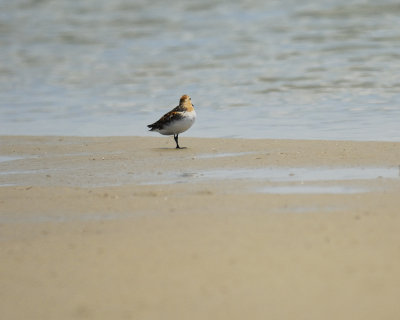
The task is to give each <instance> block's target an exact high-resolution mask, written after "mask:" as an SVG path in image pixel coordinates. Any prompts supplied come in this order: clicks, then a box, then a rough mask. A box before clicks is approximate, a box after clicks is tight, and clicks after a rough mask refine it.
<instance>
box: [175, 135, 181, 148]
mask: <svg viewBox="0 0 400 320" xmlns="http://www.w3.org/2000/svg"><path fill="white" fill-rule="evenodd" d="M174 140H175V142H176V149H180V148H181V147H180V146H179V143H178V135H177V134H174Z"/></svg>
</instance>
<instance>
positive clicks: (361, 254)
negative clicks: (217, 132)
mask: <svg viewBox="0 0 400 320" xmlns="http://www.w3.org/2000/svg"><path fill="white" fill-rule="evenodd" d="M180 144H182V146H185V147H188V148H187V149H183V150H175V149H174V142H173V139H172V138H169V137H104V138H101V137H96V138H93V137H92V138H90V137H53V136H51V137H49V136H45V137H43V136H34V137H32V136H0V173H1V174H0V185H1V186H0V208H1V209H0V259H1V261H2V266H1V267H0V268H1V273H2V277H1V278H0V288H1V289H0V297H1V298H2V299H1V302H0V308H1V310H2V314H3V316H4V318H7V319H24V318H29V319H55V318H56V319H75V318H77V319H79V318H86V319H112V318H116V319H120V318H127V319H129V318H131V319H160V318H163V319H177V318H190V319H204V318H213V319H242V318H243V317H248V316H251V317H253V318H256V319H261V318H263V319H264V318H265V317H268V318H272V319H322V318H323V319H338V318H340V319H363V320H364V319H377V318H385V319H397V318H398V317H399V316H400V308H399V307H398V301H397V300H398V296H399V295H400V289H399V288H400V259H399V257H400V256H399V252H400V251H399V245H398V244H399V243H400V232H398V230H399V227H400V216H399V214H398V208H400V197H399V196H398V194H399V192H400V170H399V165H400V142H359V141H356V142H354V141H330V140H328V141H323V140H316V141H315V140H267V139H260V140H259V139H254V140H249V139H236V138H226V139H212V138H190V137H185V136H182V140H180Z"/></svg>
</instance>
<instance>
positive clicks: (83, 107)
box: [0, 0, 400, 141]
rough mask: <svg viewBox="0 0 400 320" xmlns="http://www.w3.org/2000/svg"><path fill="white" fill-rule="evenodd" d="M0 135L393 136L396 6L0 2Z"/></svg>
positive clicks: (399, 85) (398, 133)
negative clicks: (165, 118) (173, 131)
mask: <svg viewBox="0 0 400 320" xmlns="http://www.w3.org/2000/svg"><path fill="white" fill-rule="evenodd" d="M0 9H1V10H0V44H1V48H2V50H1V51H0V134H57V135H94V136H103V135H148V134H149V133H147V131H146V127H145V126H146V124H148V123H151V122H152V121H154V120H156V119H157V118H158V117H159V116H161V115H162V114H163V113H164V112H165V111H167V110H168V109H169V108H170V107H173V106H175V105H176V104H177V102H178V99H179V96H180V95H181V94H184V93H186V94H190V95H191V96H192V101H193V103H194V105H195V107H196V109H197V114H198V119H197V122H196V123H195V125H194V127H193V128H192V129H191V130H190V131H189V132H188V133H187V134H185V135H188V136H200V137H248V138H306V139H352V140H392V141H399V140H400V130H399V120H400V107H399V106H400V93H399V89H400V72H399V70H400V4H399V3H398V2H397V1H394V0H382V1H379V2H377V1H372V0H368V1H360V0H350V1H349V0H346V1H344V0H337V1H334V2H331V1H312V2H310V1H307V2H300V1H294V0H283V1H274V0H271V1H261V0H251V1H236V2H232V1H217V2H216V1H210V0H203V1H194V2H181V1H168V2H164V1H152V3H151V5H149V4H148V2H147V1H134V2H132V1H128V0H115V1H105V0H96V1H94V0H89V1H83V2H79V1H68V0H61V1H47V0H15V1H1V3H0Z"/></svg>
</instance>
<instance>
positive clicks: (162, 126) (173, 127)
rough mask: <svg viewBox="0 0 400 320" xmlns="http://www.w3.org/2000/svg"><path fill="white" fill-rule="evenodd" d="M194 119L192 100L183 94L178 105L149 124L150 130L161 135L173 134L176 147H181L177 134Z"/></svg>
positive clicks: (185, 128) (189, 125) (194, 112)
mask: <svg viewBox="0 0 400 320" xmlns="http://www.w3.org/2000/svg"><path fill="white" fill-rule="evenodd" d="M195 119H196V111H194V108H193V105H192V101H191V99H190V97H189V96H188V95H186V94H185V95H183V96H182V97H181V99H180V100H179V106H177V107H175V108H174V109H172V110H171V111H170V112H168V113H166V114H164V115H163V116H162V117H161V118H160V120H158V121H157V122H154V123H153V124H149V125H148V126H147V127H149V128H150V131H157V132H159V133H161V134H163V135H166V136H171V135H174V139H175V142H176V148H177V149H181V147H180V146H179V143H178V135H179V134H180V133H182V132H184V131H186V130H187V129H189V128H190V127H191V126H192V124H193V123H194V120H195Z"/></svg>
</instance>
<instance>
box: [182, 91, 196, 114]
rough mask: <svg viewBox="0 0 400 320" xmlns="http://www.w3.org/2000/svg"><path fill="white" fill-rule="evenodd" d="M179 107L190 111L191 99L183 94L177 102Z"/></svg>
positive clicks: (191, 107)
mask: <svg viewBox="0 0 400 320" xmlns="http://www.w3.org/2000/svg"><path fill="white" fill-rule="evenodd" d="M179 106H181V107H184V108H186V110H187V111H192V110H193V105H192V99H191V98H190V97H189V96H188V95H187V94H184V95H183V96H182V97H181V99H180V100H179Z"/></svg>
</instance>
